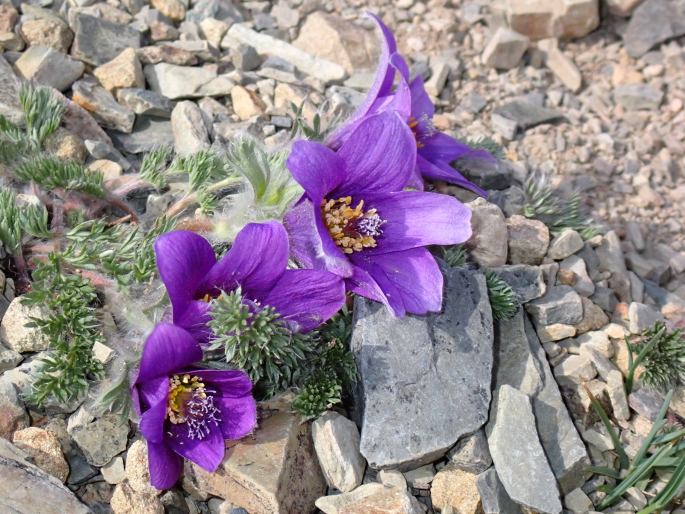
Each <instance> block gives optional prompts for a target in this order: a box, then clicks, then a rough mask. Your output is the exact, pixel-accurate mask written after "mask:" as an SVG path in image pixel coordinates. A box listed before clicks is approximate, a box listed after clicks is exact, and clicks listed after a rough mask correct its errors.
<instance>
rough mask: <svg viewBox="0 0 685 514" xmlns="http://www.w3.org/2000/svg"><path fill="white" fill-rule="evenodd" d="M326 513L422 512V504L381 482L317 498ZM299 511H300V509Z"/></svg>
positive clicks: (392, 513)
mask: <svg viewBox="0 0 685 514" xmlns="http://www.w3.org/2000/svg"><path fill="white" fill-rule="evenodd" d="M316 506H317V507H318V508H319V509H320V510H321V511H323V512H324V514H367V513H371V512H382V513H383V514H422V513H423V509H422V508H421V504H420V503H419V502H418V501H417V500H416V498H414V497H413V496H411V495H410V494H409V493H408V492H407V491H406V490H403V489H400V488H397V487H386V486H384V485H381V484H375V483H372V484H364V485H362V486H360V487H357V488H356V489H355V490H354V491H352V492H349V493H343V494H336V495H333V496H324V497H322V498H319V499H318V500H316ZM298 512H299V511H298Z"/></svg>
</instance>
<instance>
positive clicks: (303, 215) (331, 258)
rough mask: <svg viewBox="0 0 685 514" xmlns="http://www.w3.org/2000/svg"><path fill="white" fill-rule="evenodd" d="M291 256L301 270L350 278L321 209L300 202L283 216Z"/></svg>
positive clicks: (305, 202)
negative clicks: (326, 272) (318, 271)
mask: <svg viewBox="0 0 685 514" xmlns="http://www.w3.org/2000/svg"><path fill="white" fill-rule="evenodd" d="M283 224H284V225H285V227H286V230H287V231H288V236H289V238H290V252H291V254H292V255H293V257H294V258H295V260H297V261H298V262H299V263H300V264H301V265H302V266H304V267H306V268H310V269H317V270H328V271H330V272H331V273H334V274H336V275H338V276H341V277H348V276H350V275H352V265H351V264H350V261H349V260H348V259H347V257H345V254H344V253H343V252H342V251H341V250H340V248H339V247H338V246H337V245H336V244H335V242H334V241H333V238H332V237H331V236H330V234H329V233H328V230H327V229H326V226H325V224H324V222H323V219H322V216H321V208H320V207H314V204H313V203H312V202H311V201H310V200H308V199H306V198H303V199H302V200H300V202H299V203H298V204H297V205H295V206H294V207H293V208H292V209H290V211H288V213H287V214H286V215H285V218H284V220H283Z"/></svg>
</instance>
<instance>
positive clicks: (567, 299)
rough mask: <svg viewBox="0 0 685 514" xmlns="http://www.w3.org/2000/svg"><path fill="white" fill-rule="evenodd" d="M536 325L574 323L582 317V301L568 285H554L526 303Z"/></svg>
mask: <svg viewBox="0 0 685 514" xmlns="http://www.w3.org/2000/svg"><path fill="white" fill-rule="evenodd" d="M526 310H527V311H528V312H529V313H530V314H531V316H533V318H534V319H535V322H536V324H537V325H552V324H554V323H562V324H565V325H574V324H576V323H579V322H580V321H581V320H582V318H583V302H582V301H581V299H580V296H579V295H578V293H576V292H575V291H574V290H573V288H571V287H569V286H554V287H550V288H548V289H547V292H546V293H545V295H544V296H542V297H540V298H538V299H536V300H533V301H532V302H530V303H528V304H526Z"/></svg>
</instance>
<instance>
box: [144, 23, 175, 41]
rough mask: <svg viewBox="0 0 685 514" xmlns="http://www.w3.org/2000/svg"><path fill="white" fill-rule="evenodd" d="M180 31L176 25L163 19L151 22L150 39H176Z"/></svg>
mask: <svg viewBox="0 0 685 514" xmlns="http://www.w3.org/2000/svg"><path fill="white" fill-rule="evenodd" d="M178 38H179V32H178V30H177V29H176V27H174V26H172V25H169V24H168V23H164V22H161V21H152V22H150V39H151V40H152V41H155V42H158V41H176V40H177V39H178Z"/></svg>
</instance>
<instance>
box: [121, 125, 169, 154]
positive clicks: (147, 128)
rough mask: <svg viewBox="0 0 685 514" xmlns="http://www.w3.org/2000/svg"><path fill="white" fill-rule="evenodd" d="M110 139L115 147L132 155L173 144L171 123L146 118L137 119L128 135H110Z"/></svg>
mask: <svg viewBox="0 0 685 514" xmlns="http://www.w3.org/2000/svg"><path fill="white" fill-rule="evenodd" d="M112 138H113V139H114V141H115V143H116V144H117V147H119V148H122V149H123V150H125V151H127V152H130V153H134V154H137V153H145V152H149V151H150V150H153V149H154V148H157V147H160V146H172V145H173V144H174V134H173V132H172V130H171V122H170V121H169V120H166V119H162V118H153V117H147V116H144V117H140V118H138V120H137V121H136V124H135V125H134V126H133V131H132V132H131V133H130V134H121V133H112Z"/></svg>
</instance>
